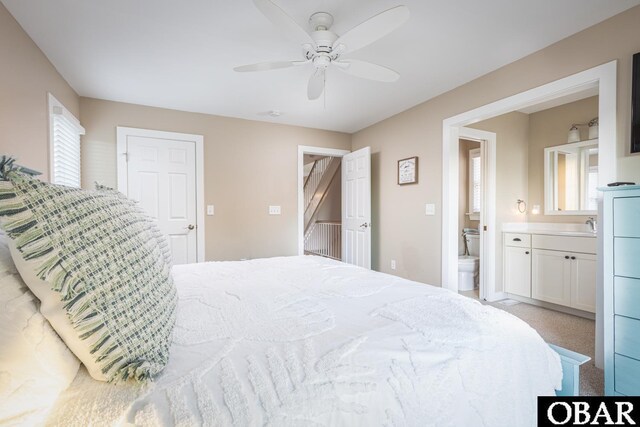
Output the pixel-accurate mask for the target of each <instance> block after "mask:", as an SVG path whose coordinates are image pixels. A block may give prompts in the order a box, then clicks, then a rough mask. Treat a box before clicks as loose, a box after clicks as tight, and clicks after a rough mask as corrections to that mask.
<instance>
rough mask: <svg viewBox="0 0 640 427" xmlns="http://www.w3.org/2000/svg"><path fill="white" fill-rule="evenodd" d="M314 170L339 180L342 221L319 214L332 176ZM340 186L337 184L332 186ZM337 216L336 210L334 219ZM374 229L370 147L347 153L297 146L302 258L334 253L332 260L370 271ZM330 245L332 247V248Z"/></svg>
mask: <svg viewBox="0 0 640 427" xmlns="http://www.w3.org/2000/svg"><path fill="white" fill-rule="evenodd" d="M305 159H306V161H305ZM332 165H333V166H332ZM305 168H306V170H305ZM316 168H318V170H319V171H321V172H324V173H328V174H333V177H332V179H333V180H338V182H339V188H340V191H339V193H340V216H339V218H340V220H339V221H337V220H333V221H319V220H318V217H317V216H316V207H317V206H318V205H319V204H320V203H321V202H322V200H323V198H324V197H325V196H326V192H325V191H324V190H325V187H326V188H327V189H328V188H330V187H331V179H330V178H329V177H328V176H325V177H324V178H323V177H322V176H320V174H317V175H318V176H315V177H314V172H313V170H314V169H316ZM312 180H315V181H312ZM313 182H315V183H313ZM338 182H336V181H333V185H334V188H335V186H336V185H338ZM312 183H313V185H310V184H312ZM334 204H335V203H334ZM337 214H338V212H337V211H334V212H333V213H332V214H331V215H333V216H337ZM371 225H372V224H371V152H370V149H369V147H365V148H363V149H360V150H357V151H355V152H349V151H347V150H339V149H333V148H324V147H310V146H298V254H299V255H304V254H313V255H321V256H327V255H330V256H328V257H329V258H334V259H339V260H341V261H344V262H347V263H350V264H354V265H358V266H360V267H365V268H371ZM338 242H339V250H336V248H335V246H336V244H337V243H338ZM329 243H332V244H333V249H331V248H329V247H328V245H329Z"/></svg>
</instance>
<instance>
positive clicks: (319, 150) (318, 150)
mask: <svg viewBox="0 0 640 427" xmlns="http://www.w3.org/2000/svg"><path fill="white" fill-rule="evenodd" d="M350 152H351V151H349V150H341V149H338V148H326V147H312V146H309V145H298V255H304V155H305V154H314V155H316V156H331V157H342V156H344V155H345V154H349V153H350Z"/></svg>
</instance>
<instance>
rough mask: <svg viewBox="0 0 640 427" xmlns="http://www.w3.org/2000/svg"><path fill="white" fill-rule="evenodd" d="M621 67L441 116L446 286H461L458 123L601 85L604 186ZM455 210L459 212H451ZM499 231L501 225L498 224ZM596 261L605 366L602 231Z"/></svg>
mask: <svg viewBox="0 0 640 427" xmlns="http://www.w3.org/2000/svg"><path fill="white" fill-rule="evenodd" d="M617 68H618V61H617V60H613V61H610V62H607V63H605V64H602V65H598V66H596V67H593V68H590V69H588V70H585V71H581V72H579V73H576V74H573V75H570V76H568V77H564V78H561V79H559V80H555V81H553V82H551V83H547V84H545V85H542V86H538V87H536V88H533V89H529V90H526V91H524V92H520V93H518V94H516V95H512V96H509V97H506V98H503V99H501V100H499V101H495V102H492V103H490V104H486V105H484V106H481V107H478V108H476V109H473V110H470V111H467V112H464V113H461V114H458V115H456V116H452V117H449V118H447V119H444V120H443V121H442V235H441V236H442V270H441V281H442V287H443V288H445V289H449V290H452V291H455V292H457V291H458V263H457V256H458V255H457V243H458V236H457V234H458V232H457V227H456V226H455V225H456V223H457V221H455V222H454V221H451V218H454V217H455V218H457V215H458V193H457V191H458V185H459V183H458V168H459V159H458V130H457V129H458V128H459V127H462V126H467V125H470V124H473V123H476V122H479V121H482V120H487V119H490V118H492V117H496V116H500V115H502V114H506V113H509V112H512V111H516V110H519V109H522V108H526V107H530V106H532V105H536V104H539V103H541V102H545V101H548V100H552V99H555V98H558V97H561V96H564V95H569V94H572V93H577V92H580V91H582V90H583V89H585V88H586V87H591V86H594V85H598V117H599V130H598V133H599V135H598V137H599V138H598V148H599V153H598V154H599V165H598V186H600V187H603V186H606V184H607V183H609V182H614V181H615V180H616V178H617V157H618V134H617V126H618V118H617V96H618V88H617ZM452 215H455V216H452ZM598 217H599V218H602V193H600V194H599V195H598ZM496 231H498V230H496ZM597 239H598V255H597V256H598V267H597V285H596V346H595V364H596V366H597V367H602V366H603V360H604V341H603V327H604V322H603V317H602V315H603V312H602V311H603V309H604V306H603V297H604V295H603V283H604V276H603V269H602V267H603V253H602V252H603V242H604V240H603V235H602V232H600V231H599V232H598V235H597Z"/></svg>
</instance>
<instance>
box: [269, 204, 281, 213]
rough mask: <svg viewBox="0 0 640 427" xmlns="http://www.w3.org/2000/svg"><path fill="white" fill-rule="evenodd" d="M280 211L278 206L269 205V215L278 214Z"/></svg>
mask: <svg viewBox="0 0 640 427" xmlns="http://www.w3.org/2000/svg"><path fill="white" fill-rule="evenodd" d="M281 213H282V210H281V209H280V206H269V215H280V214H281Z"/></svg>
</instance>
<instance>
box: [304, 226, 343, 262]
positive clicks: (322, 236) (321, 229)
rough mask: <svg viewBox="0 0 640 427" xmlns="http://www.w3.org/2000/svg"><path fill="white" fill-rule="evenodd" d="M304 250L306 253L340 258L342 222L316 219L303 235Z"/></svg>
mask: <svg viewBox="0 0 640 427" xmlns="http://www.w3.org/2000/svg"><path fill="white" fill-rule="evenodd" d="M304 251H305V253H307V254H313V255H320V256H323V257H326V258H332V259H337V260H342V223H341V222H340V221H316V222H315V223H314V224H313V225H312V226H311V228H310V229H309V232H308V233H307V235H306V236H305V240H304Z"/></svg>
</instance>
